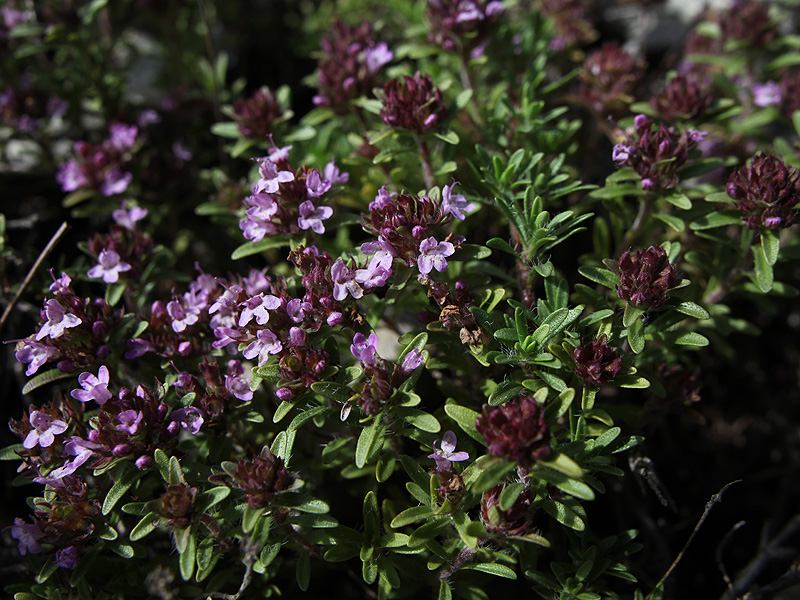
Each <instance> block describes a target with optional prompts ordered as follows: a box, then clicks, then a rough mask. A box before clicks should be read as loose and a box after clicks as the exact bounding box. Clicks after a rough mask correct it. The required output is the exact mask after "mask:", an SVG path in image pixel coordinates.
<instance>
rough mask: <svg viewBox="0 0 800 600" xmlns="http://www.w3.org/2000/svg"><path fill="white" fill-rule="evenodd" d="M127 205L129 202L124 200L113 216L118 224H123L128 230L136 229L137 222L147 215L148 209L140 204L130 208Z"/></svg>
mask: <svg viewBox="0 0 800 600" xmlns="http://www.w3.org/2000/svg"><path fill="white" fill-rule="evenodd" d="M127 206H128V205H127V203H126V202H123V203H122V204H121V205H120V207H119V208H118V209H117V210H115V211H114V212H112V213H111V218H113V219H114V222H115V223H116V224H117V225H121V226H122V227H124V228H125V229H127V230H128V231H135V230H136V222H137V221H141V220H142V219H144V218H145V217H146V216H147V209H146V208H142V207H140V206H131V208H130V209H128V207H127Z"/></svg>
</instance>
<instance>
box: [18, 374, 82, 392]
mask: <svg viewBox="0 0 800 600" xmlns="http://www.w3.org/2000/svg"><path fill="white" fill-rule="evenodd" d="M67 377H72V374H71V373H64V372H62V371H59V370H58V369H49V370H47V371H45V372H44V373H39V374H38V375H34V377H33V378H32V379H29V380H28V381H27V382H26V383H25V385H24V386H22V393H23V394H27V393H29V392H32V391H33V390H35V389H36V388H39V387H42V386H43V385H47V384H48V383H51V382H53V381H58V380H59V379H66V378H67Z"/></svg>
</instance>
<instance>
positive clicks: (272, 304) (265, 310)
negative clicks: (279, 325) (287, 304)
mask: <svg viewBox="0 0 800 600" xmlns="http://www.w3.org/2000/svg"><path fill="white" fill-rule="evenodd" d="M280 305H281V300H280V298H278V297H277V296H271V295H267V296H265V295H264V294H258V295H256V296H253V297H252V298H248V299H247V300H245V301H244V302H242V306H243V307H244V308H243V309H242V314H241V315H240V316H239V327H244V326H245V325H247V324H248V323H249V322H250V321H251V320H252V319H253V317H255V318H256V323H258V324H259V325H266V324H267V323H268V322H269V311H270V310H275V309H276V308H278V307H280Z"/></svg>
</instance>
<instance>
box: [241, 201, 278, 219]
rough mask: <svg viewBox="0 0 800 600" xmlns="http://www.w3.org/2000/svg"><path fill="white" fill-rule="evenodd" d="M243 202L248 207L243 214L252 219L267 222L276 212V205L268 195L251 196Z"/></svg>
mask: <svg viewBox="0 0 800 600" xmlns="http://www.w3.org/2000/svg"><path fill="white" fill-rule="evenodd" d="M245 202H246V203H247V204H248V205H249V206H250V208H248V209H247V210H246V211H245V214H246V215H247V216H248V217H252V218H253V219H260V220H262V221H269V220H270V219H271V218H272V217H273V216H274V215H275V213H276V212H278V203H277V202H275V200H273V198H272V196H270V195H269V194H253V195H252V196H248V197H247V200H246V201H245Z"/></svg>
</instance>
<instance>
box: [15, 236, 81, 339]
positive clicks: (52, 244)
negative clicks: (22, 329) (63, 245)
mask: <svg viewBox="0 0 800 600" xmlns="http://www.w3.org/2000/svg"><path fill="white" fill-rule="evenodd" d="M66 230H67V222H66V221H64V222H63V223H61V227H59V228H58V230H57V231H56V232H55V233H54V234H53V237H51V238H50V241H49V242H47V246H45V247H44V250H42V251H41V252H40V253H39V257H38V258H37V259H36V262H34V263H33V266H32V267H31V269H30V271H28V274H27V275H26V276H25V279H23V280H22V285H20V286H19V289H18V290H17V293H16V294H14V297H13V298H12V299H11V302H9V303H8V306H6V309H5V310H4V311H3V316H2V317H0V329H2V328H3V324H4V323H5V322H6V319H7V318H8V315H10V314H11V310H12V309H13V308H14V306H15V305H16V304H17V302H19V299H20V297H21V296H22V293H23V292H24V291H25V288H26V287H28V284H30V282H31V280H32V279H33V276H34V274H35V273H36V271H37V270H38V269H39V267H40V266H41V264H42V262H44V259H45V258H46V257H47V255H48V254H50V252H51V251H52V250H53V248H54V247H55V245H56V244H57V243H58V240H59V239H60V238H61V236H62V235H64V232H65V231H66Z"/></svg>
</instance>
